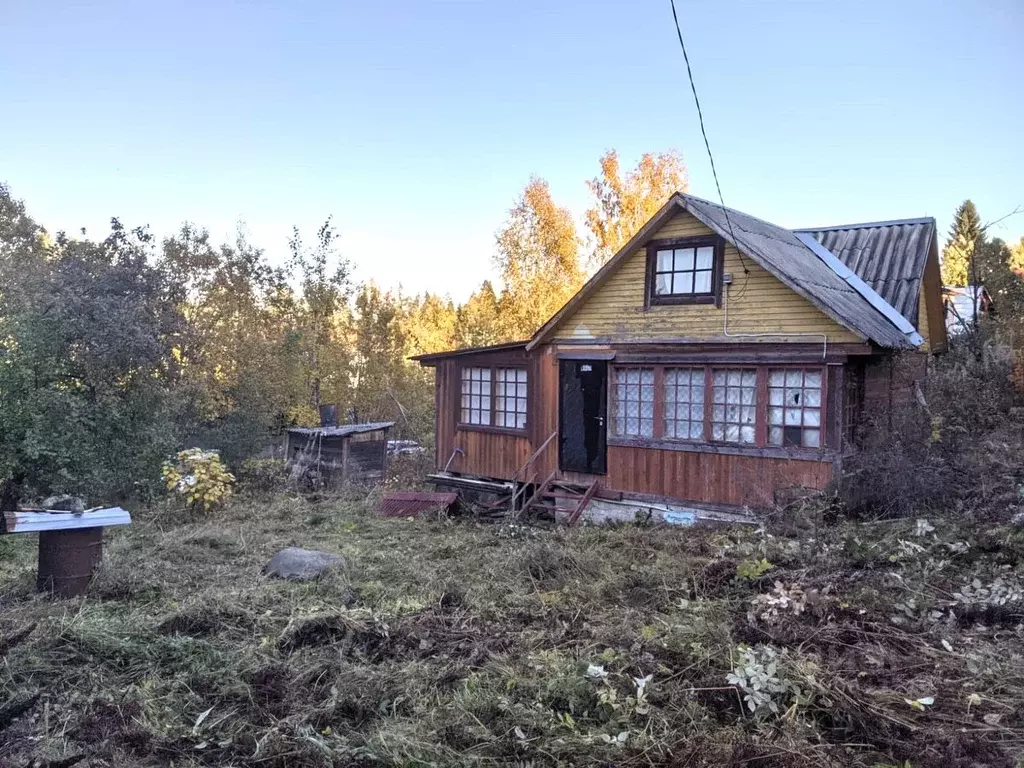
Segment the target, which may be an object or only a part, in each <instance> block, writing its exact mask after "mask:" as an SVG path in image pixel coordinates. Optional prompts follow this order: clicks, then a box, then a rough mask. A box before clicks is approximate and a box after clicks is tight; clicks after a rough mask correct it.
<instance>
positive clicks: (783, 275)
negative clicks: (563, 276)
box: [416, 194, 946, 516]
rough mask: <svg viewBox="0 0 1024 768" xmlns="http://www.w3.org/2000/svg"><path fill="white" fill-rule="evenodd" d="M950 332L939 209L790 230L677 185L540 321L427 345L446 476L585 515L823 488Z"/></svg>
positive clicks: (765, 499)
mask: <svg viewBox="0 0 1024 768" xmlns="http://www.w3.org/2000/svg"><path fill="white" fill-rule="evenodd" d="M945 344H946V328H945V325H944V322H943V305H942V286H941V282H940V278H939V262H938V245H937V239H936V228H935V221H934V219H931V218H922V219H907V220H901V221H886V222H874V223H864V224H849V225H843V226H833V227H819V228H814V229H807V230H789V229H785V228H783V227H779V226H775V225H773V224H770V223H768V222H765V221H762V220H761V219H757V218H755V217H753V216H750V215H747V214H745V213H741V212H739V211H735V210H732V209H724V208H722V207H721V206H719V205H717V204H714V203H711V202H708V201H705V200H702V199H700V198H696V197H693V196H690V195H684V194H676V195H674V196H673V197H672V198H671V199H670V200H669V201H668V202H667V203H666V204H665V205H664V206H663V207H662V208H661V209H660V210H659V211H658V213H657V214H655V215H654V217H653V218H652V219H651V220H650V221H649V222H647V224H646V225H645V226H644V227H643V228H642V229H641V230H640V231H639V232H638V233H637V234H636V235H635V236H634V237H633V238H632V239H631V240H630V241H629V242H628V243H627V244H626V245H625V246H624V247H623V248H622V249H621V250H620V251H619V252H618V253H616V254H615V255H614V256H613V257H612V258H611V260H610V261H608V263H607V264H605V265H604V267H603V268H601V269H600V270H599V271H598V272H597V273H596V274H595V275H594V276H593V277H592V278H591V279H590V280H589V281H588V282H587V283H586V285H584V287H583V288H582V289H581V290H580V291H579V292H578V293H577V294H576V295H575V296H574V297H573V298H572V299H571V300H570V301H569V302H567V303H566V305H565V306H564V307H562V309H561V310H559V311H558V313H556V314H555V315H554V317H552V318H551V319H550V320H548V321H547V322H546V323H545V324H544V325H543V326H542V327H541V328H540V329H538V330H537V332H536V333H535V334H534V336H533V338H531V339H530V340H528V341H524V342H520V343H513V344H501V345H498V346H493V347H488V348H479V349H462V350H457V351H453V352H445V353H439V354H430V355H421V356H419V357H418V358H416V359H417V360H419V361H420V363H421V364H422V365H425V366H431V367H433V368H435V370H436V382H435V383H436V406H437V424H436V446H437V454H436V462H437V472H436V473H435V474H434V475H433V476H432V477H433V479H434V481H435V482H436V483H438V484H439V485H451V486H456V487H457V486H460V485H461V486H464V487H472V486H474V485H481V486H488V484H489V486H490V487H492V488H505V489H507V490H508V491H509V492H511V493H514V494H516V497H517V498H520V499H523V500H525V503H526V504H527V505H537V506H548V507H551V506H554V507H558V508H561V509H565V510H568V511H571V512H573V513H574V514H579V512H580V511H581V510H582V508H583V506H586V504H587V503H588V502H591V500H593V499H600V500H605V501H610V502H618V503H620V504H629V505H632V506H644V505H647V506H649V507H651V508H656V509H658V510H660V511H661V513H662V514H663V515H665V516H668V515H670V514H679V513H680V512H683V513H685V512H687V511H689V512H692V513H696V514H700V513H702V512H709V511H714V510H719V511H729V510H732V511H737V510H743V509H744V508H746V509H756V508H761V507H768V506H770V505H772V504H773V503H775V502H776V501H777V500H778V499H779V498H780V497H782V496H786V495H788V494H791V493H793V492H794V491H799V490H800V489H823V488H825V487H826V485H827V484H828V483H829V482H830V481H831V480H832V479H833V478H834V477H835V476H836V474H837V472H838V470H839V468H840V467H841V464H842V461H843V458H844V456H848V455H849V454H850V453H851V452H852V451H855V450H856V445H855V444H854V440H853V439H852V435H853V432H854V427H855V426H856V425H857V424H858V423H862V422H863V421H864V419H865V417H868V416H874V415H877V414H879V413H882V412H884V411H885V410H886V409H891V408H892V407H893V406H894V404H895V403H898V402H901V401H906V400H909V399H910V398H912V397H913V395H914V386H915V379H918V378H920V377H921V375H922V374H923V372H924V369H925V365H926V361H927V358H928V354H929V353H934V352H938V351H941V350H942V349H943V348H944V346H945ZM574 494H575V497H574ZM595 503H596V502H595ZM627 508H629V509H632V507H627Z"/></svg>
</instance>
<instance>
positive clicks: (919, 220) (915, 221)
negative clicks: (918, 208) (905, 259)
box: [792, 216, 935, 232]
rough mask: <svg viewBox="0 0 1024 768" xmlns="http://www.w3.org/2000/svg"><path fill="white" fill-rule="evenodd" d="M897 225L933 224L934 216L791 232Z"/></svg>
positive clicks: (807, 228)
mask: <svg viewBox="0 0 1024 768" xmlns="http://www.w3.org/2000/svg"><path fill="white" fill-rule="evenodd" d="M897 224H935V217H934V216H919V217H917V218H913V219H889V220H888V221H862V222H859V223H855V224H833V225H832V226H828V227H800V228H799V229H794V230H792V231H793V232H829V231H834V230H838V229H873V228H875V227H894V226H896V225H897Z"/></svg>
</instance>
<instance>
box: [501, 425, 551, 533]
mask: <svg viewBox="0 0 1024 768" xmlns="http://www.w3.org/2000/svg"><path fill="white" fill-rule="evenodd" d="M557 435H558V430H557V429H556V430H555V431H554V432H552V433H551V434H550V435H548V437H547V439H546V440H545V441H544V442H543V443H541V444H540V447H539V448H538V449H537V450H536V451H534V452H533V455H532V456H530V458H528V459H527V460H526V463H525V464H523V466H521V467H520V468H519V469H518V470H516V473H515V475H513V476H512V499H511V501H510V502H509V512H511V513H512V516H513V517H515V516H516V515H518V513H519V512H520V511H521V508H522V505H523V501H524V500H525V496H526V489H527V488H528V487H529V486H531V485H535V484H536V483H537V472H536V470H535V469H534V466H533V465H534V462H536V461H537V459H538V458H540V455H541V454H542V453H544V451H545V450H546V449H547V447H548V446H549V445H551V441H552V440H554V439H555V437H556V436H557Z"/></svg>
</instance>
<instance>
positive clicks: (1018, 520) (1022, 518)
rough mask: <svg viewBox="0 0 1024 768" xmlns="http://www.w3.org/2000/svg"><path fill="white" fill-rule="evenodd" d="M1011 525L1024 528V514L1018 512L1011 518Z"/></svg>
mask: <svg viewBox="0 0 1024 768" xmlns="http://www.w3.org/2000/svg"><path fill="white" fill-rule="evenodd" d="M1010 523H1011V525H1015V526H1017V527H1018V528H1024V512H1018V513H1017V514H1015V515H1014V516H1013V517H1011V518H1010Z"/></svg>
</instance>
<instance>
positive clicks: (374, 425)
mask: <svg viewBox="0 0 1024 768" xmlns="http://www.w3.org/2000/svg"><path fill="white" fill-rule="evenodd" d="M393 426H395V422H393V421H371V422H368V423H366V424H339V425H338V426H336V427H290V428H289V429H288V432H292V433H295V434H297V435H322V436H324V437H345V436H347V435H361V434H363V433H364V432H376V431H377V430H380V429H391V427H393Z"/></svg>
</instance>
